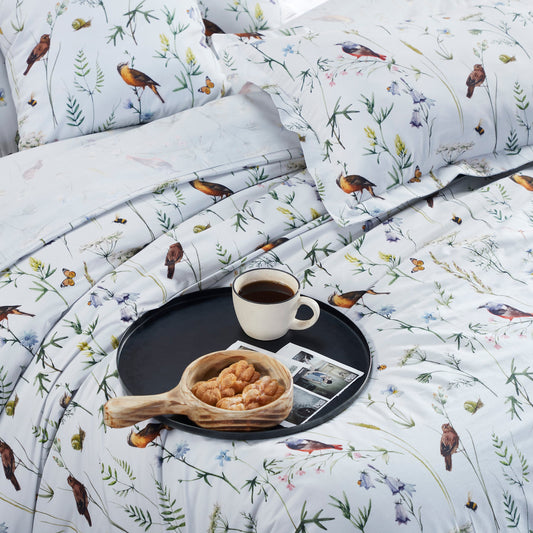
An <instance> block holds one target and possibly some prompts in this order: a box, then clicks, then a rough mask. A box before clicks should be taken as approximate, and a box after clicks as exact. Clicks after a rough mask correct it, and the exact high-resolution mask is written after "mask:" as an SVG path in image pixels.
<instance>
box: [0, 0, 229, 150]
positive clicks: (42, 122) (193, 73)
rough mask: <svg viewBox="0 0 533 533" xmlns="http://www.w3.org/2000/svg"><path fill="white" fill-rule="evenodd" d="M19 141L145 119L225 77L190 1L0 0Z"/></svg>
mask: <svg viewBox="0 0 533 533" xmlns="http://www.w3.org/2000/svg"><path fill="white" fill-rule="evenodd" d="M0 20H1V21H2V32H3V33H2V34H0V46H1V48H2V51H3V53H4V55H5V57H6V60H7V63H8V65H9V66H10V68H9V69H8V74H9V76H10V83H11V89H12V94H13V95H14V98H15V103H16V111H17V118H18V126H19V134H20V141H19V148H28V147H32V146H36V145H39V144H43V143H47V142H50V141H55V140H58V139H64V138H68V137H76V136H80V135H86V134H89V133H93V132H97V131H104V130H109V129H114V128H120V127H124V126H131V125H135V124H140V123H145V122H149V121H151V120H153V119H157V118H160V117H164V116H167V115H171V114H173V113H176V112H178V111H181V110H183V109H187V108H190V107H193V106H198V105H203V104H205V103H206V102H208V101H210V100H213V99H215V98H217V97H219V96H220V95H221V91H222V88H223V84H224V77H223V73H222V70H221V69H220V67H219V66H218V63H217V60H216V56H215V54H214V53H213V51H212V50H211V49H210V48H209V47H208V46H207V44H206V40H205V35H204V26H203V23H202V17H201V15H200V11H199V9H198V6H197V4H196V3H195V2H194V1H193V0H173V2H171V3H169V2H166V1H165V0H152V1H151V2H146V1H145V0H141V1H139V2H131V1H130V0H98V1H95V0H70V1H69V0H62V1H60V2H57V0H24V2H3V3H0Z"/></svg>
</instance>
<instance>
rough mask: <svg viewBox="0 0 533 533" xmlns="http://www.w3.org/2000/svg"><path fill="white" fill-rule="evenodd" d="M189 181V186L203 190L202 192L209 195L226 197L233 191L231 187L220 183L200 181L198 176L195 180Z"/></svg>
mask: <svg viewBox="0 0 533 533" xmlns="http://www.w3.org/2000/svg"><path fill="white" fill-rule="evenodd" d="M189 183H190V184H191V187H194V188H195V189H196V190H197V191H200V192H203V193H204V194H207V195H209V196H215V197H220V198H226V197H228V196H230V195H231V194H233V191H232V190H231V189H228V188H227V187H226V186H224V185H220V183H211V182H209V181H202V180H201V179H199V178H196V179H195V180H193V181H190V182H189Z"/></svg>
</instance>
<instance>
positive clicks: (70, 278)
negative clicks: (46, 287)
mask: <svg viewBox="0 0 533 533" xmlns="http://www.w3.org/2000/svg"><path fill="white" fill-rule="evenodd" d="M63 274H64V275H65V279H64V280H63V281H62V282H61V287H72V286H73V285H74V278H75V277H76V272H74V271H73V270H69V269H68V268H64V269H63Z"/></svg>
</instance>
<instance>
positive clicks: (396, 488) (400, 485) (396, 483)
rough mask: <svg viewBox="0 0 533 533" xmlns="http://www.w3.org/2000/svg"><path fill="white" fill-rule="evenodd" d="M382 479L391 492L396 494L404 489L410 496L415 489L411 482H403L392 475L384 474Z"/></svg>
mask: <svg viewBox="0 0 533 533" xmlns="http://www.w3.org/2000/svg"><path fill="white" fill-rule="evenodd" d="M383 481H384V482H385V484H386V485H387V487H389V489H390V490H391V492H392V494H398V493H400V492H402V491H405V492H407V494H409V496H412V495H413V493H414V492H415V491H416V489H415V486H414V485H413V484H412V483H404V482H403V481H401V480H400V479H398V478H397V477H396V478H394V477H389V476H384V478H383Z"/></svg>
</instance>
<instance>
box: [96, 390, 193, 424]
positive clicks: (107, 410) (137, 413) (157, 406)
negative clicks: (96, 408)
mask: <svg viewBox="0 0 533 533" xmlns="http://www.w3.org/2000/svg"><path fill="white" fill-rule="evenodd" d="M188 411H189V406H187V405H185V404H183V403H182V402H180V401H179V400H178V399H176V397H175V396H172V395H170V394H169V393H168V392H163V393H161V394H154V395H150V396H120V397H118V398H111V400H108V401H107V402H106V403H105V405H104V423H105V424H106V425H107V426H109V427H112V428H123V427H127V426H132V425H133V424H136V423H137V422H141V421H143V420H146V419H147V418H152V417H154V416H160V415H168V414H173V415H186V414H187V412H188Z"/></svg>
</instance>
